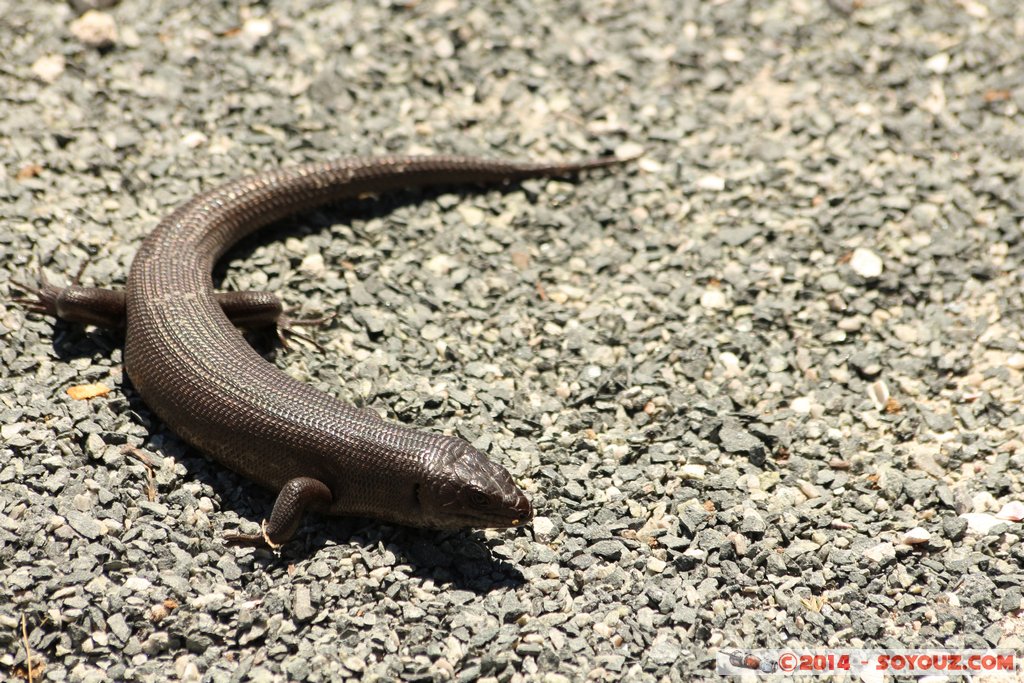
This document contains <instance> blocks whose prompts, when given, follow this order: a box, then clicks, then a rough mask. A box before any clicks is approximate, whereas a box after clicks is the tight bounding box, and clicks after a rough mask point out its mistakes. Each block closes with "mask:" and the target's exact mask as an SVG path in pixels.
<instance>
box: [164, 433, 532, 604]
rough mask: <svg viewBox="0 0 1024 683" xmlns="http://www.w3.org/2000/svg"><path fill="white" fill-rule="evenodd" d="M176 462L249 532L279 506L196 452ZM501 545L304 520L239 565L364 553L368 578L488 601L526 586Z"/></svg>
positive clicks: (363, 522) (477, 534)
mask: <svg viewBox="0 0 1024 683" xmlns="http://www.w3.org/2000/svg"><path fill="white" fill-rule="evenodd" d="M178 460H179V462H181V463H182V464H184V465H185V466H186V468H187V469H188V470H189V474H190V475H191V476H192V477H194V478H195V479H198V480H199V481H202V482H204V483H206V484H208V485H209V486H210V487H211V488H212V489H214V490H216V491H218V492H220V493H221V496H220V500H221V502H222V504H223V508H225V509H228V510H231V511H233V512H235V513H236V514H237V515H238V516H239V517H241V518H242V519H246V520H249V522H250V526H252V525H255V526H258V525H259V523H260V520H262V519H264V518H265V517H266V516H267V515H268V514H269V512H270V510H271V508H272V507H273V505H274V498H275V496H274V494H272V493H270V492H269V491H267V490H264V489H262V488H259V487H257V486H256V485H254V484H251V483H250V482H248V481H247V480H246V479H244V478H243V477H241V476H240V475H238V474H235V473H234V472H231V471H230V470H227V469H226V468H224V467H222V466H220V465H218V464H216V463H214V462H211V461H210V460H207V459H206V458H205V457H204V456H202V455H201V454H199V453H196V452H195V451H194V450H191V449H190V450H189V451H188V452H187V454H186V455H185V456H184V457H179V459H178ZM215 514H216V513H215ZM212 533H220V532H219V531H218V532H212ZM506 533H509V534H512V533H519V532H517V531H512V530H509V531H508V532H506ZM210 542H212V543H217V542H218V541H217V540H215V539H210ZM499 542H500V541H498V540H497V539H495V540H493V541H492V540H489V539H487V538H486V537H485V536H484V534H483V532H481V531H478V530H457V531H452V530H446V531H438V530H434V529H416V528H410V527H402V526H396V525H392V524H388V523H386V522H381V521H378V520H373V519H367V518H359V517H336V516H331V515H326V514H321V513H317V512H307V513H306V515H305V516H304V518H303V520H302V523H301V525H300V526H299V529H298V531H297V532H296V533H295V536H294V537H293V538H292V540H291V541H289V542H288V543H286V544H285V545H284V547H283V548H281V549H280V551H279V553H275V552H272V551H270V550H269V549H266V548H256V549H255V550H254V552H252V553H251V554H245V555H242V556H241V557H239V558H238V561H239V563H246V564H248V563H251V564H252V565H255V566H262V567H265V568H271V567H274V566H288V565H291V564H296V563H301V562H305V561H312V560H315V559H316V558H317V557H318V556H319V557H324V556H333V557H334V558H337V557H338V555H339V554H341V555H344V556H348V555H351V554H352V551H353V550H355V549H359V551H358V552H359V554H360V555H361V557H362V559H363V563H364V564H365V565H366V566H368V568H369V569H370V570H373V569H382V568H385V567H387V568H389V569H391V570H392V571H398V570H400V571H404V572H405V573H406V574H408V575H410V576H415V577H418V578H421V579H429V580H431V581H433V582H434V583H436V584H439V585H448V586H451V587H453V588H455V589H459V590H466V591H470V592H472V593H476V594H486V593H490V592H492V591H495V590H500V589H506V588H515V587H518V586H521V585H523V584H525V583H526V579H525V577H524V576H523V574H522V572H521V571H520V569H519V568H518V567H516V566H515V565H514V564H512V563H511V562H509V561H508V560H506V559H504V558H503V557H500V556H499V555H498V554H497V553H496V552H495V549H494V547H493V546H494V545H496V544H497V543H499ZM339 551H340V553H339ZM499 552H500V551H499Z"/></svg>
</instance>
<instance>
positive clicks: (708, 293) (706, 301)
mask: <svg viewBox="0 0 1024 683" xmlns="http://www.w3.org/2000/svg"><path fill="white" fill-rule="evenodd" d="M700 305H701V306H703V307H704V308H709V309H712V310H714V309H720V308H725V307H726V299H725V294H723V293H722V290H720V289H706V290H704V293H703V294H701V295H700Z"/></svg>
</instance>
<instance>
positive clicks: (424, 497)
mask: <svg viewBox="0 0 1024 683" xmlns="http://www.w3.org/2000/svg"><path fill="white" fill-rule="evenodd" d="M441 438H442V439H443V440H444V441H443V445H442V447H441V448H440V449H438V450H441V451H443V455H442V456H441V457H439V458H436V460H435V463H436V465H435V467H433V468H431V470H432V471H431V473H430V476H428V477H427V478H426V480H425V481H423V482H422V483H421V484H420V486H419V487H418V489H417V497H418V500H419V504H420V509H421V513H422V515H423V519H424V522H425V526H429V527H434V528H440V529H451V528H475V529H504V528H508V527H518V526H524V525H527V524H529V523H530V522H531V521H532V520H533V507H532V506H531V505H530V500H529V499H528V498H527V497H526V494H525V493H523V492H522V490H520V488H519V487H518V486H516V484H515V482H514V481H512V475H510V474H509V473H508V470H506V469H505V468H504V467H502V466H501V465H497V464H495V463H493V462H491V461H490V460H488V459H487V456H485V455H484V454H483V453H481V452H480V451H478V450H477V449H475V448H473V447H472V446H470V445H469V444H468V443H466V442H465V441H463V440H462V439H456V438H453V437H441Z"/></svg>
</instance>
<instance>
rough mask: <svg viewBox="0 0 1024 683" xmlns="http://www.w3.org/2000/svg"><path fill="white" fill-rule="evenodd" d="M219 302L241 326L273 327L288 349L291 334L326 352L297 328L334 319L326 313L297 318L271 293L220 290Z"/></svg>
mask: <svg viewBox="0 0 1024 683" xmlns="http://www.w3.org/2000/svg"><path fill="white" fill-rule="evenodd" d="M216 298H217V303H218V304H219V305H220V308H221V310H222V311H224V314H225V315H226V316H227V317H228V318H229V319H230V320H231V322H232V323H234V324H235V325H238V326H239V327H246V328H257V327H273V328H274V330H275V331H276V332H277V338H278V340H280V342H281V346H283V347H284V348H286V349H287V348H290V346H289V343H288V340H289V338H291V337H294V338H296V339H301V340H303V341H305V342H309V343H310V344H312V345H313V346H315V347H317V348H318V349H320V350H321V351H323V350H324V349H323V347H322V346H321V345H320V344H319V343H317V341H316V340H315V339H313V338H312V337H310V336H308V335H306V334H303V333H301V332H299V331H298V330H296V329H295V328H297V327H312V326H315V325H322V324H323V323H325V322H327V321H329V320H330V319H331V318H333V317H334V316H333V315H325V316H322V317H319V318H293V317H292V316H290V315H288V314H287V313H285V312H284V306H283V305H282V303H281V300H280V299H279V298H277V297H276V296H275V295H273V294H271V293H270V292H217V294H216Z"/></svg>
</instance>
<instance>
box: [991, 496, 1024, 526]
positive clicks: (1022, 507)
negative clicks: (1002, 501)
mask: <svg viewBox="0 0 1024 683" xmlns="http://www.w3.org/2000/svg"><path fill="white" fill-rule="evenodd" d="M996 517H998V518H999V519H1008V520H1010V521H1011V522H1019V521H1021V520H1022V519H1024V503H1021V502H1020V501H1017V500H1015V501H1013V502H1011V503H1007V504H1006V505H1004V506H1003V507H1002V508H1001V509H1000V510H999V512H997V513H996Z"/></svg>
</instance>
